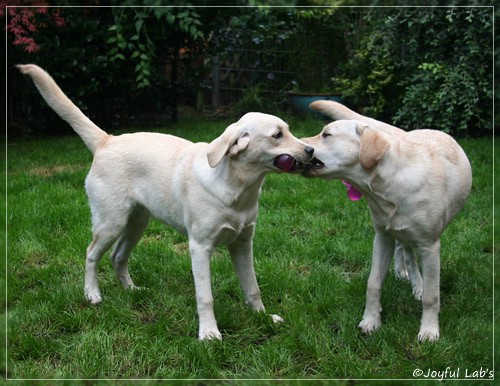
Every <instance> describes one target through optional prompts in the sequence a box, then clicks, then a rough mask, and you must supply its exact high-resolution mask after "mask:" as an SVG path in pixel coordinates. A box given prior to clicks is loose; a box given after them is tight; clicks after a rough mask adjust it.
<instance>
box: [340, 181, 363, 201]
mask: <svg viewBox="0 0 500 386" xmlns="http://www.w3.org/2000/svg"><path fill="white" fill-rule="evenodd" d="M342 183H343V184H344V185H345V186H346V188H347V197H349V199H350V200H351V201H358V200H360V199H361V196H363V193H361V192H360V191H359V190H358V189H356V188H355V187H354V186H352V185H351V184H350V183H349V182H347V181H344V180H342Z"/></svg>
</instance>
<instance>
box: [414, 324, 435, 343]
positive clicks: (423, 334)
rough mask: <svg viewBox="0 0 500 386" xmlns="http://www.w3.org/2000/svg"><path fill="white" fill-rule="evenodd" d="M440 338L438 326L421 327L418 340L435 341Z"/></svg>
mask: <svg viewBox="0 0 500 386" xmlns="http://www.w3.org/2000/svg"><path fill="white" fill-rule="evenodd" d="M438 339H439V328H438V327H421V328H420V331H419V332H418V340H419V341H420V342H435V341H437V340H438Z"/></svg>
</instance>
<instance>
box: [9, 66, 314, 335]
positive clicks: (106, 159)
mask: <svg viewBox="0 0 500 386" xmlns="http://www.w3.org/2000/svg"><path fill="white" fill-rule="evenodd" d="M18 68H19V69H20V70H21V72H22V73H23V74H26V75H29V76H30V77H31V78H32V79H33V81H34V83H35V85H36V86H37V88H38V90H39V91H40V93H41V95H42V96H43V98H44V99H45V100H46V102H47V103H48V104H49V106H50V107H51V108H52V109H54V110H55V111H56V113H58V114H59V116H60V117H61V118H62V119H64V120H65V121H67V122H68V123H69V124H70V125H71V126H72V128H73V129H74V130H75V132H76V133H77V134H78V135H79V136H80V137H81V138H82V140H83V142H84V143H85V145H86V146H87V147H88V148H89V150H90V151H91V152H92V153H93V155H94V159H93V162H92V167H91V169H90V172H89V174H88V176H87V178H86V181H85V188H86V192H87V195H88V198H89V203H90V209H91V213H92V236H93V237H92V242H91V244H90V246H89V247H88V249H87V258H86V268H85V296H86V297H87V299H88V300H89V301H90V302H91V303H99V302H101V301H102V297H101V293H100V291H99V286H98V282H97V266H98V263H99V261H100V259H101V258H102V256H103V254H104V253H105V252H106V250H108V249H109V248H110V247H111V246H112V245H113V244H115V246H114V249H113V251H112V253H111V261H112V263H113V267H114V270H115V272H116V275H117V276H118V279H119V280H120V282H121V284H122V285H123V287H125V288H132V289H133V288H134V287H135V286H134V283H133V281H132V279H131V278H130V274H129V271H128V259H129V256H130V253H131V251H132V249H133V248H134V246H135V245H136V244H137V243H138V241H139V239H140V238H141V236H142V234H143V232H144V230H145V228H146V226H147V225H148V222H149V219H150V217H151V216H154V217H155V218H158V219H159V220H161V221H163V222H164V223H166V224H169V225H171V226H173V227H174V228H176V229H177V230H179V231H181V232H183V233H186V234H187V236H188V239H189V251H190V254H191V261H192V271H193V276H194V282H195V289H196V301H197V309H198V316H199V334H198V337H199V339H200V340H204V339H221V338H222V336H221V333H220V332H219V329H218V327H217V322H216V320H215V316H214V310H213V297H212V290H211V283H210V256H211V254H212V252H213V250H214V248H215V247H216V246H217V245H220V244H224V245H227V246H228V249H229V252H230V255H231V259H232V262H233V264H234V267H235V271H236V274H237V276H238V278H239V281H240V284H241V287H242V290H243V294H244V297H245V301H246V302H247V303H248V305H250V306H251V307H252V308H253V309H255V310H257V311H264V305H263V304H262V300H261V296H260V290H259V286H258V284H257V281H256V278H255V272H254V267H253V251H252V240H253V235H254V229H255V223H256V220H257V211H258V199H259V195H260V191H261V187H262V184H263V182H264V177H265V176H266V174H268V173H273V172H283V171H287V172H288V171H291V172H293V171H301V170H302V169H303V168H304V163H306V162H308V161H309V160H310V159H311V158H312V155H313V152H314V149H313V148H311V147H310V146H308V145H306V144H305V143H304V142H301V141H300V140H298V139H297V138H295V137H294V136H293V135H292V134H291V133H290V131H289V129H288V126H287V125H286V123H285V122H283V121H282V120H281V119H279V118H277V117H275V116H272V115H267V114H261V113H248V114H246V115H244V116H243V117H242V118H241V119H240V120H239V121H238V122H236V123H233V124H232V125H230V126H229V127H227V128H226V129H225V131H224V132H223V133H222V135H221V136H219V137H218V138H216V139H214V140H213V141H212V142H211V143H192V142H190V141H187V140H185V139H182V138H178V137H175V136H172V135H165V134H158V133H134V134H123V135H119V136H112V135H109V134H107V133H105V132H104V131H103V130H101V129H100V128H99V127H97V126H96V125H95V124H94V123H93V122H91V121H90V120H89V119H88V118H87V117H86V116H85V115H84V114H83V113H82V112H81V111H80V110H79V109H78V107H76V106H75V105H74V104H73V103H72V102H71V101H70V100H69V99H68V97H67V96H66V95H65V94H64V93H63V92H62V91H61V89H60V88H59V87H58V86H57V84H56V83H55V81H54V80H53V79H52V77H50V75H49V74H47V73H46V72H45V71H44V70H42V69H41V68H40V67H38V66H36V65H32V64H28V65H19V66H18ZM272 317H273V320H274V321H275V322H277V321H281V320H282V319H281V318H280V317H279V316H277V315H272Z"/></svg>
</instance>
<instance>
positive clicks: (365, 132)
mask: <svg viewBox="0 0 500 386" xmlns="http://www.w3.org/2000/svg"><path fill="white" fill-rule="evenodd" d="M356 130H357V132H358V134H359V135H360V136H361V143H360V146H359V162H360V163H361V166H363V168H364V169H366V170H369V169H371V168H372V167H374V166H375V165H376V164H377V163H378V162H379V161H380V160H381V159H382V158H383V157H384V155H385V153H387V151H388V150H389V148H390V147H391V144H390V143H389V141H388V140H387V139H386V138H384V136H383V135H382V134H381V133H380V132H378V131H377V130H376V129H374V128H372V127H370V126H365V125H363V126H360V125H359V124H358V127H357V129H356Z"/></svg>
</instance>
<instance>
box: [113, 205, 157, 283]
mask: <svg viewBox="0 0 500 386" xmlns="http://www.w3.org/2000/svg"><path fill="white" fill-rule="evenodd" d="M149 217H150V216H149V213H148V212H147V211H146V210H145V209H142V208H136V209H134V210H133V211H132V213H131V214H130V216H129V219H128V223H127V225H126V226H125V229H124V230H123V231H122V233H121V235H120V237H119V239H118V241H117V243H116V245H115V247H114V249H113V252H112V253H111V256H110V258H111V263H112V264H113V268H114V270H115V273H116V276H117V277H118V280H120V283H121V284H122V285H123V288H125V289H127V288H130V289H134V288H136V286H135V285H134V282H133V281H132V278H131V277H130V273H129V271H128V259H129V257H130V254H131V252H132V249H134V247H135V246H136V245H137V243H138V242H139V240H140V239H141V237H142V235H143V233H144V230H145V229H146V227H147V226H148V223H149Z"/></svg>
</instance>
